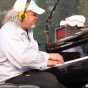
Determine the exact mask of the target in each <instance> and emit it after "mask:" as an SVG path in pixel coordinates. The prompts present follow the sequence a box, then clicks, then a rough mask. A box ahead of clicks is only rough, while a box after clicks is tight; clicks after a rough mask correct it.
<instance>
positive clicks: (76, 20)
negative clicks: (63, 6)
mask: <svg viewBox="0 0 88 88" xmlns="http://www.w3.org/2000/svg"><path fill="white" fill-rule="evenodd" d="M65 20H66V22H67V24H68V25H70V26H78V27H84V24H85V21H86V18H85V17H84V16H83V15H73V16H70V17H68V18H66V19H65Z"/></svg>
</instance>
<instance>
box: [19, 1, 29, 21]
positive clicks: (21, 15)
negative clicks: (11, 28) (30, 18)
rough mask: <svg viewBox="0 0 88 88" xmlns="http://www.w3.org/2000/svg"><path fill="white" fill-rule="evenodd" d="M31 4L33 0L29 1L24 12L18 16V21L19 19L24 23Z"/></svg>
mask: <svg viewBox="0 0 88 88" xmlns="http://www.w3.org/2000/svg"><path fill="white" fill-rule="evenodd" d="M30 2H31V0H27V2H26V5H25V9H24V11H23V12H20V13H18V15H17V19H19V20H20V21H22V22H23V20H24V19H25V18H26V17H27V13H26V10H27V8H28V6H29V4H30Z"/></svg>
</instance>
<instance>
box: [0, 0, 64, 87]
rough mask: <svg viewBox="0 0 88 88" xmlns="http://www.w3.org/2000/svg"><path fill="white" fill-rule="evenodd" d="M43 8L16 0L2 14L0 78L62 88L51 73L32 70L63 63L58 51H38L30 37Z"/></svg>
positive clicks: (33, 3)
mask: <svg viewBox="0 0 88 88" xmlns="http://www.w3.org/2000/svg"><path fill="white" fill-rule="evenodd" d="M44 12H45V10H44V9H42V8H40V7H39V6H38V5H37V4H36V3H35V2H34V1H33V0H31V1H30V3H29V4H28V2H27V0H16V2H15V4H14V6H13V8H12V9H11V10H10V11H9V12H8V13H7V15H6V16H5V19H4V21H3V24H4V25H3V26H2V27H1V30H0V82H6V83H14V84H33V85H38V86H40V88H65V87H64V86H63V85H62V84H60V83H59V81H58V80H57V78H56V76H55V75H54V74H52V73H49V72H46V71H36V70H35V69H40V70H41V69H42V70H43V69H45V68H47V67H52V66H54V65H56V64H63V63H64V60H63V57H62V56H61V55H60V54H58V53H46V52H43V51H40V50H39V47H38V44H37V41H36V40H34V38H33V30H32V29H33V28H34V27H35V26H36V23H37V21H38V15H40V14H42V13H44ZM33 69H34V70H33ZM27 71H28V74H26V73H25V74H24V72H27ZM25 75H26V76H25Z"/></svg>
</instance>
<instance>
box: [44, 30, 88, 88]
mask: <svg viewBox="0 0 88 88" xmlns="http://www.w3.org/2000/svg"><path fill="white" fill-rule="evenodd" d="M87 41H88V31H87V32H85V31H82V32H79V33H76V34H75V35H74V36H69V37H67V38H64V39H62V40H60V41H58V42H56V43H54V44H51V46H49V47H48V46H47V48H46V49H47V52H49V53H51V52H57V53H61V54H62V55H63V56H64V59H65V61H69V60H73V59H77V58H81V57H80V54H79V53H78V52H63V50H66V49H69V48H72V47H76V46H80V45H83V44H84V45H85V44H86V43H88V42H87ZM52 69H53V68H52ZM57 70H58V71H57ZM56 71H57V72H56ZM52 72H53V73H54V74H57V76H58V75H59V76H58V77H59V80H61V81H62V82H63V83H65V84H66V85H68V86H69V88H82V86H84V85H85V84H86V83H88V60H87V59H86V60H83V61H79V62H76V63H71V64H70V65H69V66H64V67H62V68H57V67H54V69H53V70H52Z"/></svg>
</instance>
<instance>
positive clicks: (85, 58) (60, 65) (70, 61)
mask: <svg viewBox="0 0 88 88" xmlns="http://www.w3.org/2000/svg"><path fill="white" fill-rule="evenodd" d="M87 59H88V56H85V57H82V58H78V59H75V60H69V61H66V62H64V64H57V65H55V66H53V67H65V66H69V65H71V64H74V63H76V62H79V61H84V60H87ZM49 68H52V67H47V68H45V69H49Z"/></svg>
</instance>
